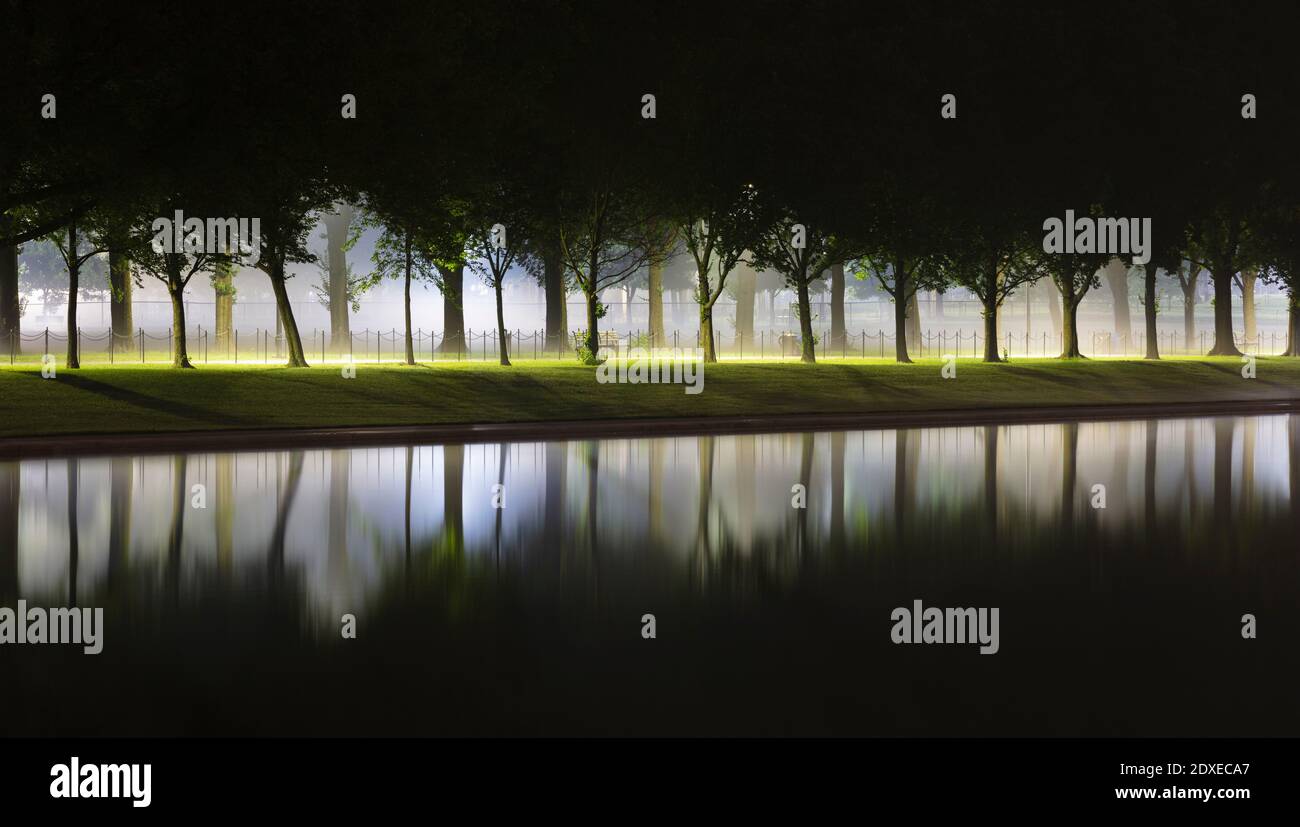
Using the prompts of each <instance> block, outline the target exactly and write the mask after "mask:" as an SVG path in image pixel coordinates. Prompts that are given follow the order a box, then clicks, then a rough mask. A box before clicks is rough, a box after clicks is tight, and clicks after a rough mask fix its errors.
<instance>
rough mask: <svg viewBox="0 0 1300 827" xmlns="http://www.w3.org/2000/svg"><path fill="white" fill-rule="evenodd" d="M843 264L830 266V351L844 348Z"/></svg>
mask: <svg viewBox="0 0 1300 827" xmlns="http://www.w3.org/2000/svg"><path fill="white" fill-rule="evenodd" d="M844 335H845V329H844V265H843V264H835V265H832V266H831V341H830V347H831V351H832V352H834V351H836V350H842V349H843V348H844Z"/></svg>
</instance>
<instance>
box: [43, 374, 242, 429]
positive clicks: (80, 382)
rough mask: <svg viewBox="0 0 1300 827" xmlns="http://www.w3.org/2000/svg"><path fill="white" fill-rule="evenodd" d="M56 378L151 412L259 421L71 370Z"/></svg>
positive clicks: (220, 421) (223, 421)
mask: <svg viewBox="0 0 1300 827" xmlns="http://www.w3.org/2000/svg"><path fill="white" fill-rule="evenodd" d="M28 375H30V376H32V377H33V378H36V379H40V378H41V377H40V374H39V373H31V374H28ZM41 381H45V380H41ZM58 381H59V382H60V383H61V384H64V385H67V386H68V387H71V388H74V389H76V390H79V391H84V392H86V393H93V394H95V395H96V396H102V397H104V398H106V399H112V400H113V401H115V402H125V403H127V404H128V405H135V406H136V407H140V408H147V409H149V410H152V411H160V412H162V413H167V414H172V415H174V416H179V417H182V418H185V419H190V420H194V421H197V422H207V423H210V424H213V425H230V426H245V427H251V426H254V425H257V424H258V423H257V422H256V421H255V420H251V419H248V418H247V417H242V416H236V415H234V414H222V413H216V412H214V411H210V410H205V409H203V408H197V407H195V406H193V405H186V404H185V403H183V402H176V401H173V400H170V399H161V398H159V397H156V396H149V395H148V394H143V393H138V392H136V391H131V390H127V389H126V388H120V387H117V386H116V385H109V384H106V383H104V382H97V381H95V380H94V379H89V378H87V377H85V376H80V375H78V374H75V373H72V372H71V371H62V372H60V373H59V378H58Z"/></svg>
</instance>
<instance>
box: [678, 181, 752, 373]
mask: <svg viewBox="0 0 1300 827" xmlns="http://www.w3.org/2000/svg"><path fill="white" fill-rule="evenodd" d="M763 222H764V216H763V208H762V206H761V204H760V202H759V198H758V194H757V192H756V191H755V190H754V188H753V187H751V186H741V187H739V188H736V189H735V190H730V189H729V188H728V189H723V188H719V189H717V190H712V191H708V192H706V193H704V194H703V195H702V196H701V197H699V199H698V200H697V201H696V202H695V203H694V204H692V205H690V206H688V207H687V208H686V209H685V210H684V211H683V213H682V215H681V217H680V218H679V219H678V221H677V223H676V227H675V229H676V234H677V235H678V236H680V237H681V239H682V243H683V244H685V246H686V250H687V252H688V253H690V256H691V259H692V260H693V261H694V263H695V279H696V287H695V302H696V304H698V305H699V308H700V344H701V345H702V346H703V348H704V361H705V362H706V363H714V362H717V361H718V354H717V350H716V344H715V342H714V338H713V307H714V305H715V304H717V302H718V298H719V297H721V296H722V291H723V290H724V289H725V288H726V286H727V276H729V275H730V274H731V272H732V271H733V270H735V269H736V265H738V264H739V263H740V262H741V261H742V260H743V258H744V256H745V253H746V252H747V251H748V250H749V248H750V247H752V246H754V245H755V242H756V241H758V238H759V235H760V233H761V232H762V231H763V230H764V229H765V226H764V223H763ZM670 241H671V236H668V237H666V238H665V242H667V243H661V244H658V245H657V246H658V249H659V250H664V249H668V248H669V247H671V243H670Z"/></svg>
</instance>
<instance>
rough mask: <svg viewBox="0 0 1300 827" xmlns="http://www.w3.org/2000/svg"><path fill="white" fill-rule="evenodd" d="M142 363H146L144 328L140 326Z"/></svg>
mask: <svg viewBox="0 0 1300 827" xmlns="http://www.w3.org/2000/svg"><path fill="white" fill-rule="evenodd" d="M140 364H142V365H143V364H144V328H143V327H142V328H140Z"/></svg>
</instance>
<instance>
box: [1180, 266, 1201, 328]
mask: <svg viewBox="0 0 1300 827" xmlns="http://www.w3.org/2000/svg"><path fill="white" fill-rule="evenodd" d="M1201 271H1202V268H1201V265H1199V264H1197V263H1196V262H1194V261H1188V260H1184V261H1182V262H1180V263H1179V266H1178V269H1177V270H1176V271H1175V272H1174V274H1175V276H1176V277H1177V279H1178V286H1179V287H1180V288H1181V289H1182V291H1183V341H1184V342H1185V344H1184V347H1183V349H1184V350H1191V347H1192V342H1193V341H1195V339H1196V294H1197V292H1198V287H1199V286H1200V280H1201Z"/></svg>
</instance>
